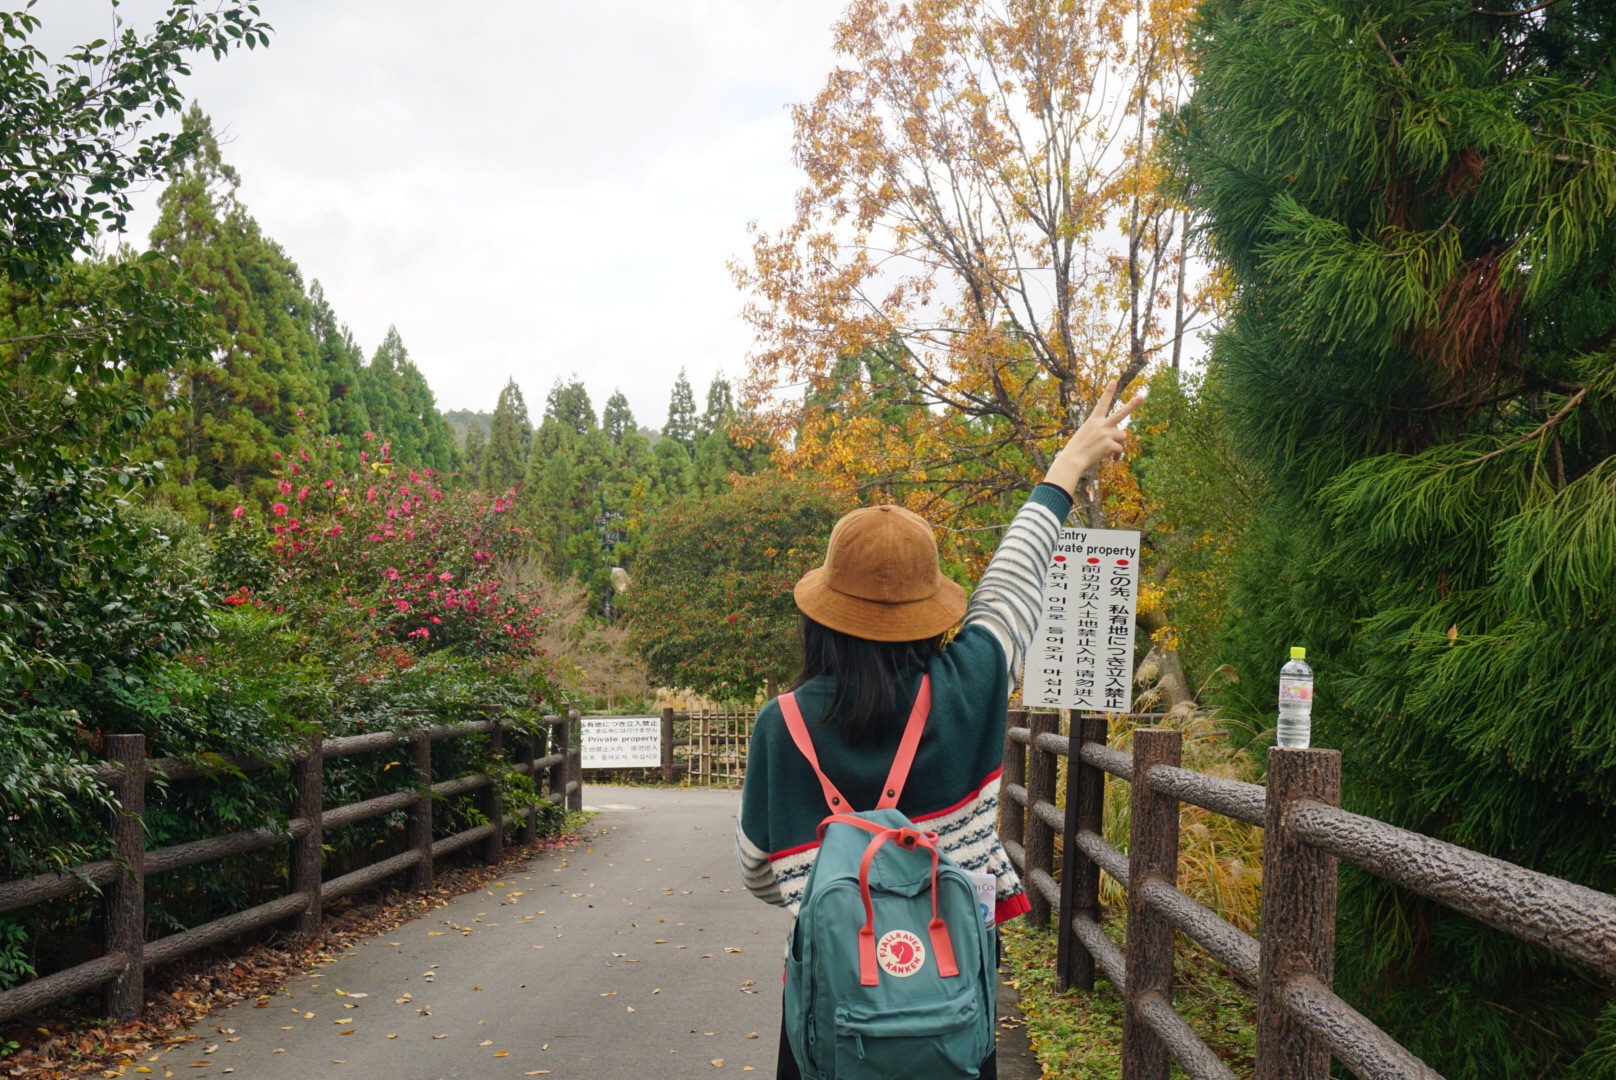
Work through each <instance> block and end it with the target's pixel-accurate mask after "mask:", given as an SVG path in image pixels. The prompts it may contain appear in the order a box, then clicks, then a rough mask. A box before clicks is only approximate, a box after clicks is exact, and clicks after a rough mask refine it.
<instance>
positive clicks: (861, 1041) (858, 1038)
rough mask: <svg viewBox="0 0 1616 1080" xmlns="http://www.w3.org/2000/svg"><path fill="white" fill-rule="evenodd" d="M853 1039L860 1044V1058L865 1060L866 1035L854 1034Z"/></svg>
mask: <svg viewBox="0 0 1616 1080" xmlns="http://www.w3.org/2000/svg"><path fill="white" fill-rule="evenodd" d="M853 1041H854V1042H855V1043H857V1044H858V1055H859V1060H860V1061H863V1060H864V1036H862V1035H854V1036H853Z"/></svg>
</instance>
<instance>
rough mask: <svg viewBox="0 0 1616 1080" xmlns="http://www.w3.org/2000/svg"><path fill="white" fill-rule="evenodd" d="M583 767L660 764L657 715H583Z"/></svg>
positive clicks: (634, 766)
mask: <svg viewBox="0 0 1616 1080" xmlns="http://www.w3.org/2000/svg"><path fill="white" fill-rule="evenodd" d="M580 724H581V725H582V727H583V767H584V768H586V769H649V768H655V767H657V766H658V765H661V764H662V718H661V717H660V716H585V717H583V718H582V719H581V720H580Z"/></svg>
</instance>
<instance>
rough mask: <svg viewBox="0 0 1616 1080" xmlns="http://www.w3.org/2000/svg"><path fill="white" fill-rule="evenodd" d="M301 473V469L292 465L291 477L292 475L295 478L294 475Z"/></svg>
mask: <svg viewBox="0 0 1616 1080" xmlns="http://www.w3.org/2000/svg"><path fill="white" fill-rule="evenodd" d="M302 471H303V470H302V469H301V468H300V467H298V466H297V465H296V464H294V465H293V466H292V475H293V476H296V475H297V474H298V473H300V472H302Z"/></svg>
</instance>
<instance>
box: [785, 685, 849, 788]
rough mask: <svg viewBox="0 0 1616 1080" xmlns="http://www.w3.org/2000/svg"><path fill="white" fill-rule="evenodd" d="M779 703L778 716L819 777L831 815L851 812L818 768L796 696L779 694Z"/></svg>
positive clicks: (817, 756)
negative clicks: (783, 719) (781, 718)
mask: <svg viewBox="0 0 1616 1080" xmlns="http://www.w3.org/2000/svg"><path fill="white" fill-rule="evenodd" d="M779 701H780V715H781V716H783V717H785V721H786V730H787V731H789V732H791V741H792V742H794V743H796V744H797V749H798V750H800V751H802V756H803V757H805V758H807V759H808V764H810V765H812V766H813V767H814V775H815V776H817V777H819V786H820V788H821V790H823V791H824V793H825V805H826V806H828V807H830V812H831V813H832V814H842V813H846V812H848V811H850V810H852V809H853V808H852V807H851V806H849V805H848V803H847V800H846V799H844V798H843V797H842V793H841V792H840V791H837V790H836V785H835V784H833V783H831V782H830V777H828V776H826V775H825V772H824V770H823V769H821V768H820V767H819V755H818V754H817V753H815V752H814V740H813V739H811V738H809V736H808V725H807V723H805V722H804V721H803V718H802V710H801V709H799V708H797V695H796V694H781V695H780V697H779Z"/></svg>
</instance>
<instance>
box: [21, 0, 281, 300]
mask: <svg viewBox="0 0 1616 1080" xmlns="http://www.w3.org/2000/svg"><path fill="white" fill-rule="evenodd" d="M32 6H33V5H32V4H30V5H28V7H29V8H32ZM109 6H111V5H109ZM257 15H258V9H257V7H256V6H255V5H252V4H246V3H225V4H219V5H214V6H213V7H212V10H208V8H207V7H206V6H204V5H202V4H200V3H198V2H196V0H174V2H172V3H171V4H170V5H169V8H168V10H167V11H166V12H165V13H164V15H163V17H162V18H161V19H160V20H159V21H158V22H157V23H156V24H155V25H153V26H152V27H151V28H150V29H149V30H148V31H147V32H145V33H144V34H143V33H141V32H139V31H137V30H135V29H133V28H131V27H126V26H122V25H120V26H119V28H118V31H117V32H116V33H115V34H114V36H113V38H112V39H110V40H107V39H100V40H96V41H92V42H90V43H88V44H85V45H81V46H79V47H77V48H75V49H73V50H71V51H70V52H68V53H67V55H66V56H65V57H63V58H62V59H61V60H59V61H57V62H55V63H52V62H51V61H50V59H49V58H48V57H46V56H45V54H44V53H43V52H41V51H40V49H39V47H38V46H37V45H35V44H34V42H33V41H32V40H31V39H32V37H33V35H34V34H35V32H36V31H38V29H39V26H40V21H39V18H38V17H37V16H36V15H34V14H33V12H32V11H31V10H28V9H24V10H22V11H15V10H12V11H4V12H0V101H4V102H5V103H6V104H5V110H4V112H3V113H0V177H4V178H5V179H4V182H3V183H0V221H3V222H5V226H4V228H0V276H4V277H5V278H8V279H10V280H11V281H14V282H17V283H20V284H24V285H27V286H35V287H37V286H41V285H49V284H51V283H53V282H54V281H55V280H56V278H57V276H58V275H59V274H60V273H61V272H62V270H63V268H64V267H65V266H66V265H67V264H69V263H70V262H71V260H72V259H73V258H74V257H75V256H77V255H79V254H81V253H84V252H86V251H87V250H88V248H89V244H90V243H91V241H92V240H93V239H94V238H95V237H96V236H98V235H100V234H101V233H102V232H103V231H106V230H111V231H121V230H122V229H123V226H124V222H125V221H126V220H127V218H128V214H129V208H130V195H131V192H132V191H134V190H136V189H137V188H138V185H140V184H141V183H142V182H144V181H149V180H153V179H156V178H157V177H159V176H162V175H163V174H164V173H165V172H167V170H168V169H169V168H170V167H171V165H172V164H173V163H174V162H175V161H177V160H179V159H181V158H183V157H185V156H186V155H187V154H188V153H189V151H190V149H191V147H192V145H193V143H194V142H195V136H194V134H192V133H191V132H188V131H187V132H184V133H181V134H179V135H174V134H172V133H168V132H154V131H152V130H150V129H149V128H148V126H147V125H148V124H149V123H150V122H151V121H152V120H153V119H154V118H160V117H162V116H164V115H165V114H167V113H169V112H178V111H179V109H180V106H181V105H182V104H183V103H184V96H183V94H181V92H180V88H179V85H178V83H177V82H176V81H175V79H176V77H177V76H179V75H184V74H188V73H189V65H190V62H191V57H192V56H193V55H195V54H198V53H211V54H212V55H213V56H214V57H215V58H216V59H217V58H219V57H222V56H223V55H224V54H225V53H226V52H228V51H229V50H230V49H232V48H234V47H236V46H239V45H246V46H247V47H248V48H256V47H257V46H258V45H268V44H269V26H268V25H267V24H266V23H263V22H260V21H259V20H258V18H257Z"/></svg>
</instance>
